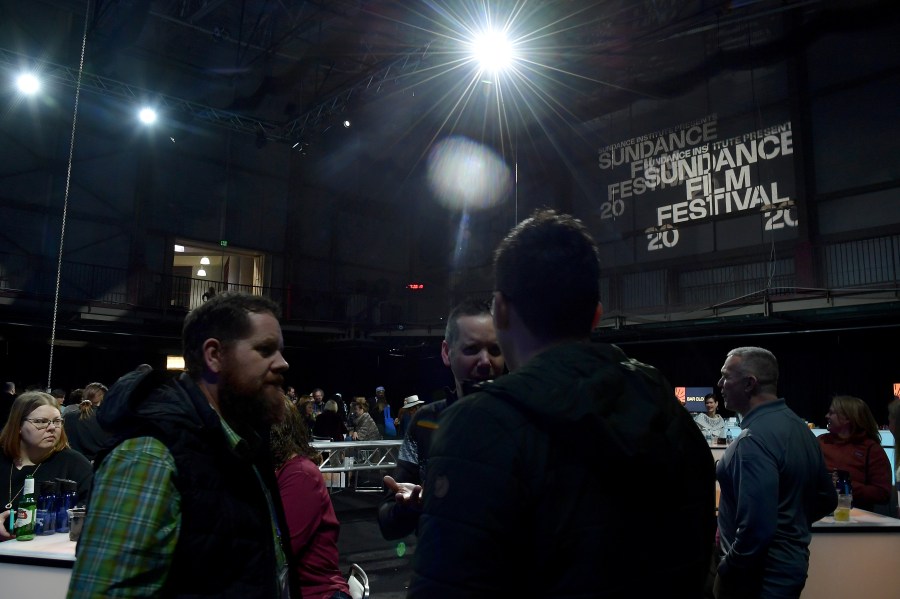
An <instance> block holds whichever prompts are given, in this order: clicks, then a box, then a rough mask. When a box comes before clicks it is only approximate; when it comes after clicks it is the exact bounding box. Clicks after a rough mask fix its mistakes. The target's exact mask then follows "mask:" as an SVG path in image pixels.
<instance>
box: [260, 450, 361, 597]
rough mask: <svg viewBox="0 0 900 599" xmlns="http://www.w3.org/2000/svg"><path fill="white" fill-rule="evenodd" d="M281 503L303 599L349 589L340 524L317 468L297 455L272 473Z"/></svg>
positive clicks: (308, 460)
mask: <svg viewBox="0 0 900 599" xmlns="http://www.w3.org/2000/svg"><path fill="white" fill-rule="evenodd" d="M275 475H276V477H277V478H278V489H279V491H280V493H281V501H282V503H283V504H284V513H285V516H286V517H287V525H288V531H289V532H290V535H291V550H292V551H293V554H294V559H293V561H294V567H295V568H296V572H297V579H298V580H299V582H300V589H301V592H302V594H303V597H304V599H308V598H314V599H319V598H322V599H325V598H329V597H331V596H332V595H333V594H334V593H335V591H344V592H345V593H347V592H348V590H349V589H348V588H347V580H346V578H345V577H344V576H343V575H342V574H341V571H340V566H339V563H338V548H337V541H338V533H339V532H340V528H341V523H340V522H338V519H337V516H336V515H335V513H334V506H333V505H332V503H331V497H329V496H328V489H327V488H326V487H325V480H324V479H323V478H322V473H321V472H320V471H319V469H318V467H316V465H315V464H314V463H313V462H312V460H310V459H309V458H305V457H300V456H296V457H294V458H291V459H290V460H288V461H287V462H285V463H284V464H283V465H282V466H281V468H279V469H278V470H277V471H276V472H275Z"/></svg>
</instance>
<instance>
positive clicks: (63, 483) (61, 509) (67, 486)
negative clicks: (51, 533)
mask: <svg viewBox="0 0 900 599" xmlns="http://www.w3.org/2000/svg"><path fill="white" fill-rule="evenodd" d="M56 482H57V483H59V495H58V496H57V497H56V532H69V512H68V511H67V510H70V509H72V508H73V507H75V495H76V491H77V490H78V483H76V482H75V481H74V480H68V479H65V478H57V479H56Z"/></svg>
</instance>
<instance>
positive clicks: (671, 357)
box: [620, 325, 900, 426]
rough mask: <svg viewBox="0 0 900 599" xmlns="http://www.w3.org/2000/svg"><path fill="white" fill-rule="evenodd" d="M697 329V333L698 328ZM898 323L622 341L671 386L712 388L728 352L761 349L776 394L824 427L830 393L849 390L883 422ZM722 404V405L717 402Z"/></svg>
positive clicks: (894, 376) (896, 371) (897, 379)
mask: <svg viewBox="0 0 900 599" xmlns="http://www.w3.org/2000/svg"><path fill="white" fill-rule="evenodd" d="M698 333H699V332H698ZM896 335H897V325H894V326H886V327H883V328H878V329H862V330H860V329H857V330H845V331H825V332H808V333H788V334H774V335H760V336H754V335H752V334H748V335H740V336H737V335H735V336H721V337H709V338H697V339H693V340H692V339H685V340H678V341H653V342H625V343H621V344H620V347H622V349H623V350H625V352H626V353H628V354H629V355H630V356H631V357H633V358H636V359H638V360H641V361H643V362H647V363H649V364H652V365H654V366H656V367H657V368H659V369H660V370H661V371H662V372H663V373H664V374H665V375H666V377H667V378H668V379H669V382H670V383H672V385H673V386H709V385H713V386H715V384H716V382H717V381H718V379H719V370H720V369H721V367H722V364H723V363H724V362H725V355H726V353H727V352H728V350H730V349H732V348H735V347H739V346H743V345H756V346H760V347H764V348H766V349H768V350H770V351H771V352H773V353H774V354H775V356H776V357H777V358H778V361H779V369H780V381H779V385H778V392H779V395H781V396H782V397H784V398H785V399H786V400H787V403H788V405H789V406H790V407H791V408H792V409H793V410H794V411H795V412H797V414H798V415H799V416H800V417H802V418H805V419H806V420H809V421H810V422H814V423H815V424H817V425H818V426H823V425H824V421H825V412H827V411H828V405H829V403H830V399H831V397H832V396H833V395H837V394H849V395H855V396H857V397H860V398H862V399H863V400H865V401H866V403H868V405H869V407H870V408H871V409H872V412H873V413H874V414H875V418H876V420H878V422H879V423H880V424H887V409H886V408H887V404H888V402H889V401H890V400H891V399H892V391H893V384H894V383H900V361H898V360H897V359H896V352H894V351H891V350H890V349H889V348H891V347H892V344H894V343H895V341H894V340H895V339H896ZM720 407H724V406H720Z"/></svg>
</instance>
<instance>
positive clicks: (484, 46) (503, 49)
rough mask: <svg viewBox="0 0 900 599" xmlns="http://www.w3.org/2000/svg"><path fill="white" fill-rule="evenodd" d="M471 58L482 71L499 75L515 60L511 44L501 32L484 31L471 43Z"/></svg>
mask: <svg viewBox="0 0 900 599" xmlns="http://www.w3.org/2000/svg"><path fill="white" fill-rule="evenodd" d="M472 57H473V58H474V59H475V60H476V61H478V64H479V66H480V67H481V70H482V71H487V72H489V73H499V72H501V71H503V70H505V69H507V68H509V67H510V66H511V65H512V63H513V61H514V60H515V53H514V52H513V46H512V43H510V41H509V40H508V39H507V38H506V35H505V34H504V33H503V32H501V31H484V32H482V33H479V34H478V35H477V36H475V39H474V40H473V41H472Z"/></svg>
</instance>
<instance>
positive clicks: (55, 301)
mask: <svg viewBox="0 0 900 599" xmlns="http://www.w3.org/2000/svg"><path fill="white" fill-rule="evenodd" d="M90 15H91V0H87V2H86V4H85V7H84V31H83V32H82V34H81V56H79V58H78V81H77V82H76V84H75V108H74V110H73V112H72V133H71V135H70V136H69V161H68V164H67V165H66V191H65V193H64V194H63V209H62V224H61V225H60V230H59V255H58V257H57V260H56V288H55V289H54V291H53V325H52V326H51V327H50V361H49V363H48V366H47V393H49V392H50V389H52V388H53V387H52V382H53V348H54V346H55V344H56V317H57V315H58V313H59V287H60V280H61V279H62V258H63V244H64V242H65V239H66V215H67V212H68V209H69V189H70V188H71V183H72V158H73V156H74V154H75V125H76V123H77V122H78V99H79V97H80V95H81V77H82V75H83V74H84V52H85V48H86V47H87V34H88V23H89V22H90Z"/></svg>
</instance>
